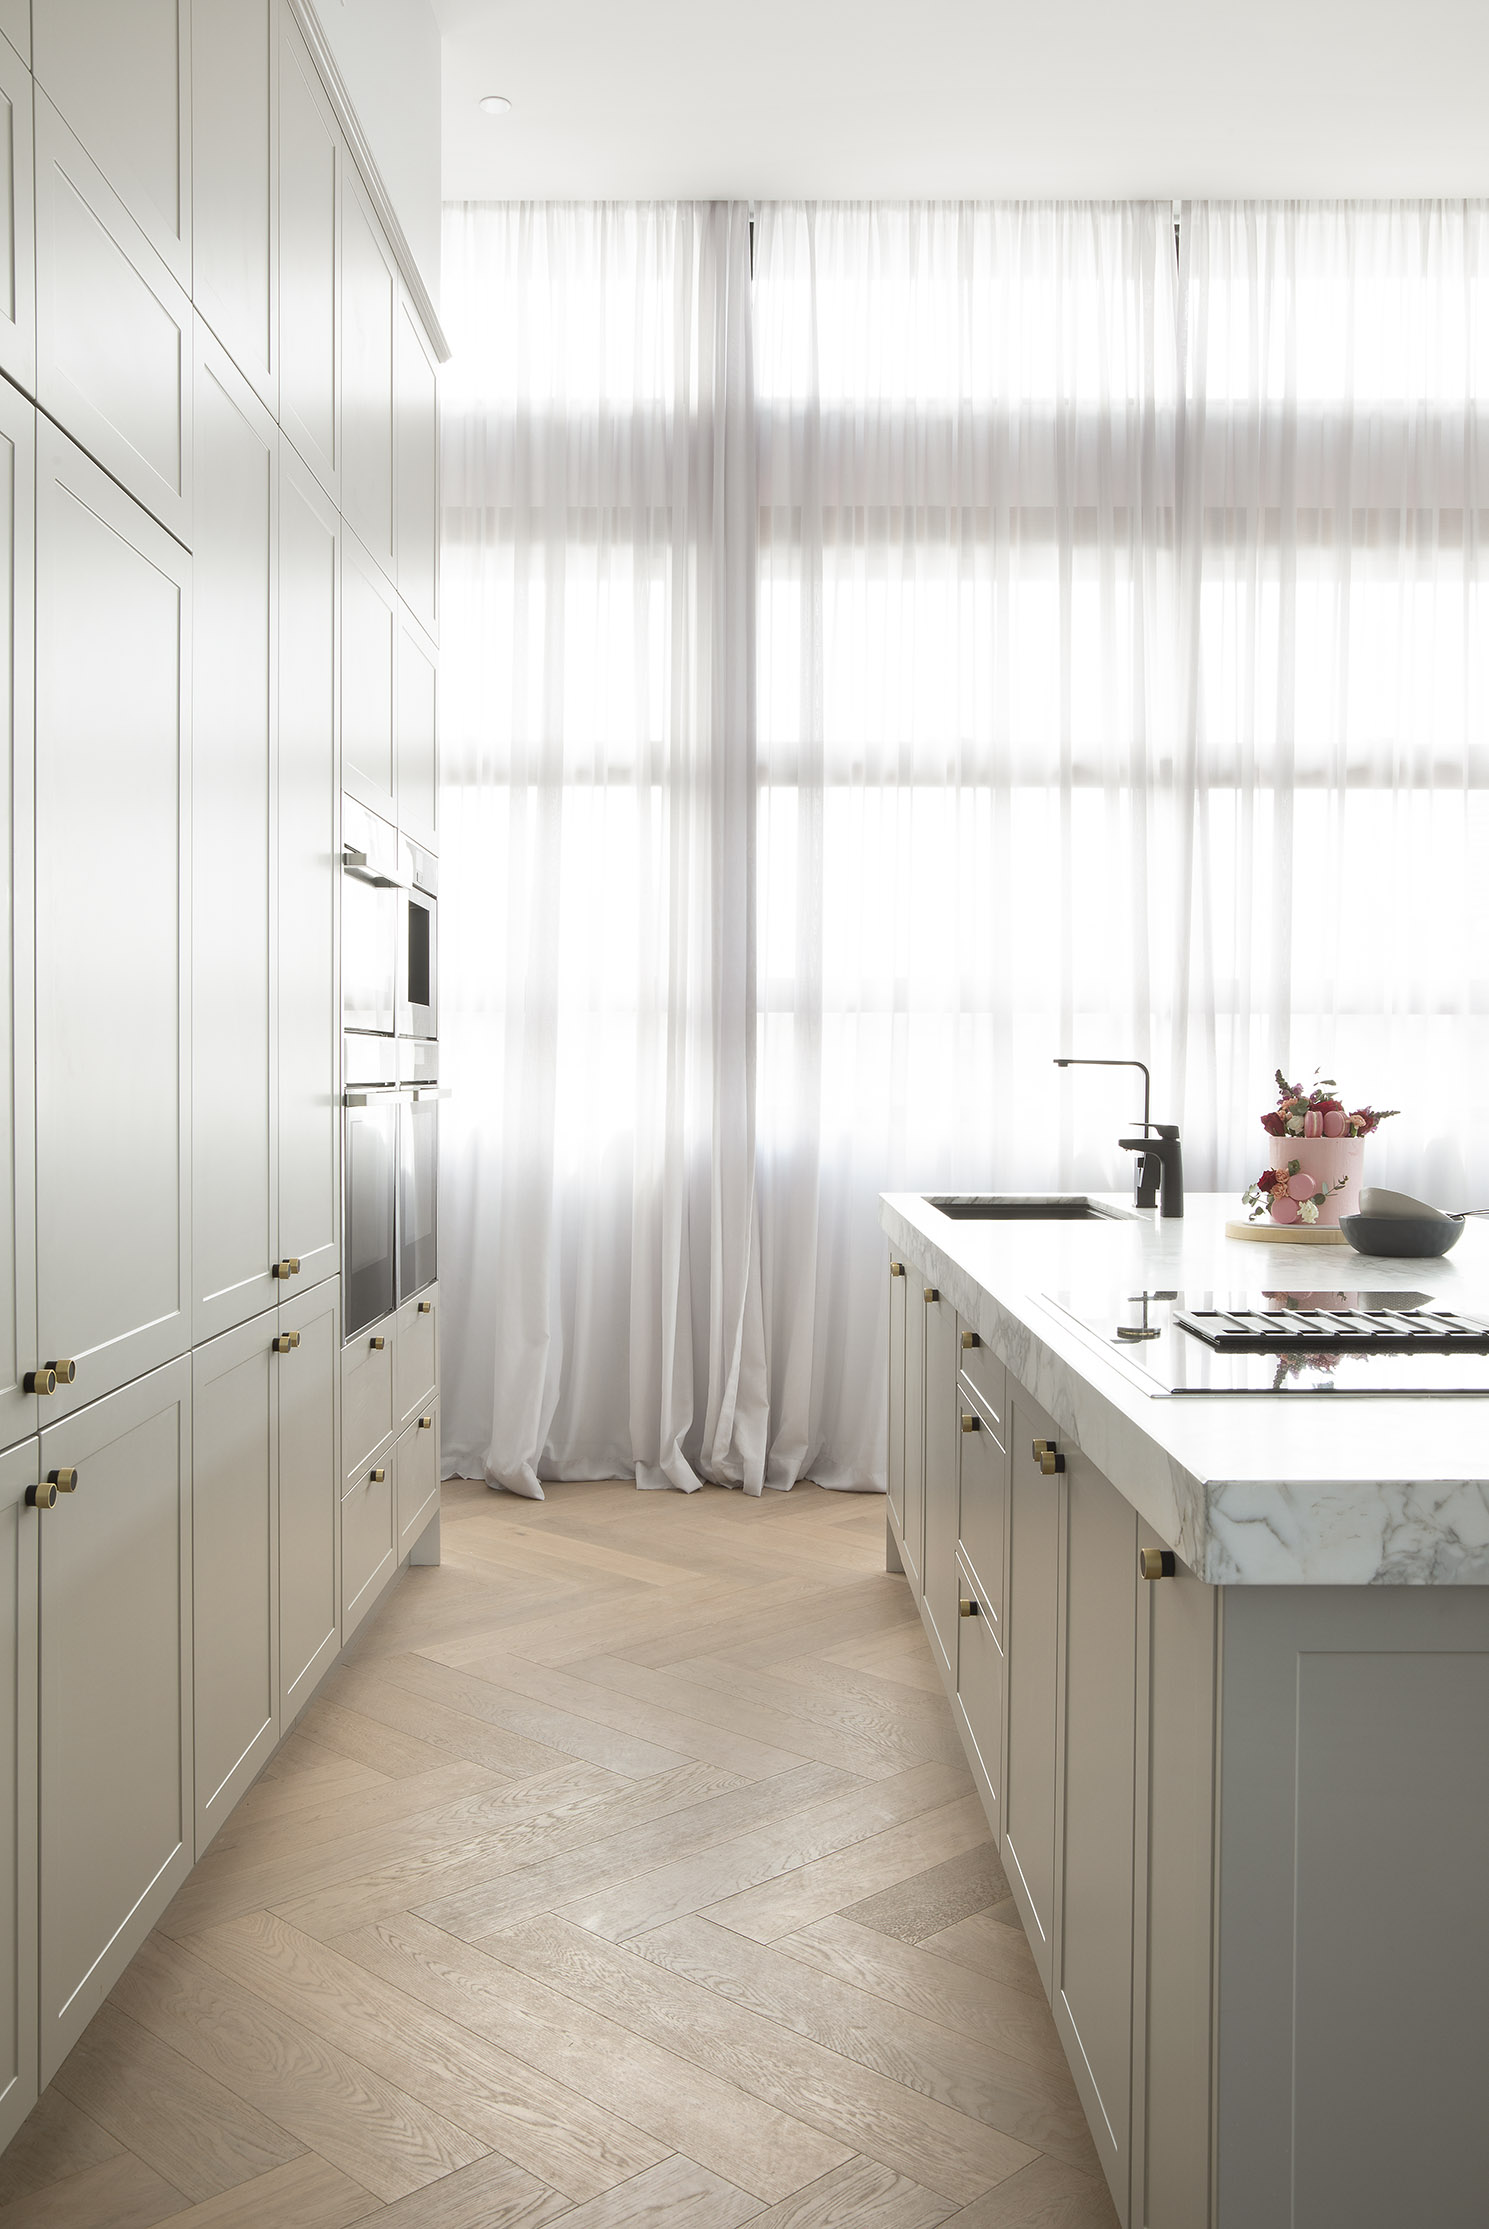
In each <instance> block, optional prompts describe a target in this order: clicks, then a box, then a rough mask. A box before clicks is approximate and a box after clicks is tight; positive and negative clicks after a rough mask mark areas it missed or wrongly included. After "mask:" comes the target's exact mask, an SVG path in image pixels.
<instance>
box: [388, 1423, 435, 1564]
mask: <svg viewBox="0 0 1489 2229" xmlns="http://www.w3.org/2000/svg"><path fill="white" fill-rule="evenodd" d="M393 1483H394V1485H395V1486H396V1488H397V1490H398V1556H399V1561H400V1562H401V1561H402V1559H403V1558H404V1557H405V1556H406V1555H407V1554H408V1552H409V1550H410V1548H412V1546H413V1544H414V1542H415V1541H416V1540H417V1539H418V1537H419V1535H420V1533H421V1532H422V1531H423V1530H424V1527H425V1526H426V1525H427V1524H428V1522H429V1520H430V1518H431V1517H432V1516H433V1515H434V1513H435V1511H436V1510H437V1509H438V1507H439V1408H438V1405H437V1404H435V1403H431V1404H430V1406H429V1407H428V1408H427V1409H425V1410H424V1411H423V1413H422V1414H421V1415H419V1416H416V1417H415V1418H414V1421H413V1423H412V1424H411V1425H410V1426H409V1428H408V1430H407V1431H406V1432H404V1433H403V1434H401V1436H400V1438H399V1441H398V1445H397V1447H396V1448H395V1449H394V1459H393Z"/></svg>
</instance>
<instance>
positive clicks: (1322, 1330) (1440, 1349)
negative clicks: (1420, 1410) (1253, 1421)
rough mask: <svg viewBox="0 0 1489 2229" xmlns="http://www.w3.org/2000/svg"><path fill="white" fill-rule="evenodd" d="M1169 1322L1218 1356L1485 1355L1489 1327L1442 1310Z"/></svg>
mask: <svg viewBox="0 0 1489 2229" xmlns="http://www.w3.org/2000/svg"><path fill="white" fill-rule="evenodd" d="M1173 1320H1174V1322H1175V1323H1176V1324H1182V1326H1183V1328H1184V1329H1185V1330H1186V1331H1191V1332H1193V1333H1194V1335H1195V1337H1196V1338H1197V1339H1203V1340H1204V1342H1205V1344H1206V1346H1208V1347H1213V1348H1214V1349H1215V1351H1216V1353H1217V1354H1271V1353H1281V1352H1283V1351H1286V1352H1288V1353H1294V1352H1296V1351H1297V1350H1298V1349H1299V1348H1300V1347H1319V1348H1323V1349H1325V1350H1327V1351H1328V1352H1330V1353H1333V1354H1388V1353H1392V1352H1395V1353H1398V1354H1399V1353H1402V1352H1412V1351H1416V1352H1427V1353H1431V1354H1489V1322H1485V1321H1483V1320H1482V1319H1481V1318H1479V1317H1477V1316H1462V1315H1457V1314H1454V1313H1453V1312H1452V1311H1451V1310H1449V1309H1446V1308H1423V1309H1420V1310H1417V1309H1412V1310H1405V1309H1391V1308H1229V1309H1227V1308H1175V1310H1174V1317H1173Z"/></svg>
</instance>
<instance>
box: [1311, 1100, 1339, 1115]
mask: <svg viewBox="0 0 1489 2229" xmlns="http://www.w3.org/2000/svg"><path fill="white" fill-rule="evenodd" d="M1313 1103H1314V1105H1315V1106H1316V1107H1317V1109H1318V1111H1319V1113H1320V1114H1343V1112H1344V1101H1343V1100H1342V1099H1315V1101H1314V1102H1313Z"/></svg>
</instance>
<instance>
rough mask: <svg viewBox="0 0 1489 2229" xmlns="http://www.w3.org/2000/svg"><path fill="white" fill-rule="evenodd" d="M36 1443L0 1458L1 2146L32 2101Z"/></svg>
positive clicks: (34, 2088)
mask: <svg viewBox="0 0 1489 2229" xmlns="http://www.w3.org/2000/svg"><path fill="white" fill-rule="evenodd" d="M38 1452H39V1451H38V1448H37V1443H36V1441H35V1440H34V1439H32V1440H28V1441H27V1442H26V1444H25V1445H24V1446H23V1447H13V1448H12V1449H11V1450H10V1452H9V1453H8V1454H6V1455H0V1636H3V1639H0V2149H3V2148H4V2146H5V2145H7V2144H8V2143H9V2142H10V2140H11V2138H12V2136H14V2134H15V2132H16V2130H17V2129H18V2128H19V2127H20V2125H21V2123H22V2121H23V2120H24V2119H25V2118H26V2115H27V2114H28V2113H29V2112H30V2110H31V2107H32V2106H33V2105H34V2104H35V2102H36V2093H37V2087H38V2083H37V2072H36V1582H37V1546H38V1527H39V1525H40V1523H41V1519H42V1512H41V1511H40V1510H37V1509H34V1508H31V1507H28V1505H27V1501H26V1494H27V1490H28V1488H33V1487H34V1486H35V1485H36V1483H37V1479H38V1477H39V1475H40V1474H39V1472H38V1469H37V1455H38Z"/></svg>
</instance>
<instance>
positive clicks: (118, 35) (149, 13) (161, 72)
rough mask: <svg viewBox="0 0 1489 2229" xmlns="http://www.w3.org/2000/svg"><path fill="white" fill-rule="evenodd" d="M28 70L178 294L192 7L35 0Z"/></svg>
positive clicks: (186, 261) (184, 247)
mask: <svg viewBox="0 0 1489 2229" xmlns="http://www.w3.org/2000/svg"><path fill="white" fill-rule="evenodd" d="M31 16H32V38H33V42H34V47H35V52H34V55H33V58H32V65H31V66H32V69H33V70H34V72H35V74H36V82H37V84H38V85H39V86H40V87H41V88H42V90H43V91H44V92H45V93H46V94H47V96H48V98H49V99H50V100H51V102H52V104H53V106H54V107H55V108H56V109H57V110H58V111H59V113H60V114H61V115H62V116H64V117H65V118H66V120H67V122H68V124H69V126H70V127H71V129H72V130H73V132H74V133H75V134H76V136H77V138H78V140H79V141H80V142H81V144H82V145H83V146H84V147H85V148H86V149H87V151H88V153H89V155H90V156H91V157H92V159H93V161H94V162H95V163H96V164H97V165H98V168H99V169H100V170H101V171H102V173H103V175H104V177H105V178H107V180H108V182H109V184H110V185H111V186H112V187H113V189H114V191H115V193H116V194H117V195H118V196H119V199H120V200H121V201H122V202H123V204H124V206H125V208H126V209H127V210H128V211H129V213H130V215H131V216H132V217H133V219H134V221H135V223H136V224H137V225H138V226H139V228H140V230H141V232H142V233H143V234H144V236H145V238H146V239H147V240H148V241H149V243H150V245H151V247H152V248H153V249H154V250H155V253H156V254H157V255H158V256H159V257H160V259H161V261H162V262H163V263H164V264H165V266H166V268H167V270H168V271H169V272H170V274H171V276H172V277H173V278H174V279H175V280H176V282H177V284H178V285H179V286H182V287H184V288H186V289H187V290H188V291H189V289H190V286H191V6H190V0H32V7H31Z"/></svg>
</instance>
